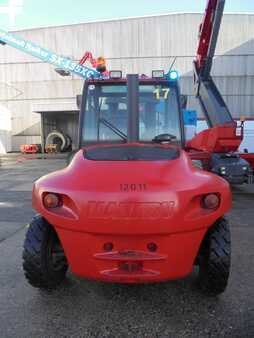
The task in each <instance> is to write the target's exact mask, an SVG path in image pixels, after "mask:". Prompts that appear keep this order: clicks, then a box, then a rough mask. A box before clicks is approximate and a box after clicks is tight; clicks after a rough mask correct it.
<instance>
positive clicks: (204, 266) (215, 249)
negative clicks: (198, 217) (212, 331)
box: [199, 218, 231, 296]
mask: <svg viewBox="0 0 254 338" xmlns="http://www.w3.org/2000/svg"><path fill="white" fill-rule="evenodd" d="M230 262H231V236H230V228H229V224H228V221H227V220H226V219H224V218H221V219H220V220H218V221H217V222H216V223H215V224H214V225H213V226H212V227H211V229H209V231H208V233H207V234H206V236H205V239H204V241H203V243H202V247H201V252H200V256H199V285H200V288H201V289H202V291H204V292H205V293H207V294H209V295H213V296H216V295H219V294H221V293H223V292H224V291H225V289H226V287H227V284H228V279H229V274H230Z"/></svg>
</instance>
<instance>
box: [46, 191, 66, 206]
mask: <svg viewBox="0 0 254 338" xmlns="http://www.w3.org/2000/svg"><path fill="white" fill-rule="evenodd" d="M43 204H44V206H45V208H47V209H53V208H59V207H60V206H62V199H61V197H60V196H59V195H57V194H53V193H48V194H46V195H45V196H44V198H43Z"/></svg>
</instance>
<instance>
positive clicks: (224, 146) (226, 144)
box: [187, 124, 243, 153]
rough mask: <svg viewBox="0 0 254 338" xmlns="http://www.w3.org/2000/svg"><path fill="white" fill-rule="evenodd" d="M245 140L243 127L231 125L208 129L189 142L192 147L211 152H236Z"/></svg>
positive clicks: (189, 146) (188, 145)
mask: <svg viewBox="0 0 254 338" xmlns="http://www.w3.org/2000/svg"><path fill="white" fill-rule="evenodd" d="M242 140H243V128H242V127H237V124H235V126H232V125H229V126H216V127H213V128H209V129H206V130H204V131H202V132H200V133H199V134H197V135H196V136H195V137H194V138H193V139H191V140H190V141H188V142H187V147H188V148H190V149H195V150H200V151H205V152H209V153H228V152H235V151H237V149H238V148H239V147H240V145H241V143H242Z"/></svg>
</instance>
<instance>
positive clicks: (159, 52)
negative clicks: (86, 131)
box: [0, 13, 254, 153]
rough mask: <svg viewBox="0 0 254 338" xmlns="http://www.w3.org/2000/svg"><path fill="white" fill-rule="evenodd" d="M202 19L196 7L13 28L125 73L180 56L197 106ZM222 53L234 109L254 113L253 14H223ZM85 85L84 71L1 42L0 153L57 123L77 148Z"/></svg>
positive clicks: (217, 66) (220, 70)
mask: <svg viewBox="0 0 254 338" xmlns="http://www.w3.org/2000/svg"><path fill="white" fill-rule="evenodd" d="M201 20H202V15H201V14H198V13H181V14H166V15H157V16H148V17H138V18H127V19H116V20H107V21H101V22H91V23H81V24H75V25H68V26H59V27H46V28H35V29H28V30H22V31H19V32H14V33H15V34H17V35H19V36H21V37H23V38H25V39H27V40H30V41H33V42H35V43H37V44H39V45H40V46H42V47H45V48H47V49H49V50H51V51H54V52H56V53H57V54H59V55H63V56H68V57H70V58H72V59H73V60H79V59H80V58H81V57H82V56H83V54H84V52H85V51H91V52H92V53H93V54H94V56H100V55H103V56H105V58H106V59H107V62H108V68H109V69H114V70H119V69H120V70H123V73H124V74H126V73H139V74H147V75H150V74H151V72H152V70H153V69H154V70H158V69H165V70H167V69H169V67H170V66H171V65H172V63H173V61H175V62H174V65H173V67H174V69H177V70H178V71H179V73H180V75H181V80H180V81H181V88H182V93H183V94H185V95H188V108H189V109H195V110H198V104H197V102H196V99H195V96H194V89H193V79H192V61H193V58H194V56H195V52H196V47H197V41H198V30H199V26H200V23H201ZM216 55H217V56H216V59H215V62H214V67H213V72H212V73H213V76H214V79H215V82H216V84H217V85H218V87H219V89H220V91H221V92H222V94H223V97H224V98H225V100H226V102H227V104H228V106H229V108H230V110H231V112H232V114H233V116H234V117H235V118H236V119H237V118H239V117H240V116H241V115H244V116H245V117H247V118H248V119H249V120H250V121H251V119H253V120H254V14H226V15H225V16H224V19H223V24H222V29H221V33H220V38H219V43H218V47H217V50H216ZM82 85H83V81H82V79H80V78H78V77H75V76H69V77H61V76H60V75H59V74H57V73H56V72H55V71H54V67H53V66H51V65H49V64H46V63H43V62H41V61H39V60H37V59H36V58H34V57H32V56H29V55H27V54H24V53H22V52H20V51H18V50H15V49H14V48H12V47H9V46H2V45H0V153H3V152H6V151H7V152H9V151H18V150H19V147H20V145H21V144H25V143H41V139H42V133H43V138H45V137H46V134H47V133H49V132H50V131H51V130H54V129H61V130H64V131H65V132H66V133H67V134H69V135H70V136H71V138H72V141H73V145H74V147H75V146H76V143H77V129H78V128H77V126H78V107H77V99H76V98H77V95H79V94H81V91H82ZM251 123H253V124H254V122H249V126H250V127H248V128H250V129H251ZM253 129H254V127H253ZM247 134H248V131H247Z"/></svg>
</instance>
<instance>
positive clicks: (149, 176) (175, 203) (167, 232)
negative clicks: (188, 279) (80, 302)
mask: <svg viewBox="0 0 254 338" xmlns="http://www.w3.org/2000/svg"><path fill="white" fill-rule="evenodd" d="M121 146H122V147H125V146H129V145H128V144H126V145H121ZM135 146H142V145H141V144H139V145H138V144H135ZM143 146H144V145H143ZM163 147H169V146H168V145H167V146H163ZM84 151H85V150H80V151H79V152H78V153H77V154H76V155H75V157H74V159H73V161H72V162H71V164H70V165H69V166H68V167H67V168H65V169H63V170H61V171H58V172H56V173H52V174H50V175H48V176H46V177H43V178H41V179H39V180H38V181H37V182H36V183H35V185H34V190H33V207H34V208H35V209H36V210H37V211H38V212H39V213H40V214H42V215H43V217H45V219H46V220H47V221H48V222H49V223H50V224H52V226H53V227H54V228H55V229H56V231H57V233H58V236H59V238H60V240H61V242H62V245H63V248H64V251H65V254H66V257H67V259H68V262H69V265H70V268H71V270H72V271H73V272H74V273H75V274H77V275H79V276H82V277H86V278H92V279H97V280H103V281H111V282H121V283H144V282H155V281H163V280H169V279H175V278H179V277H183V276H186V275H187V274H189V273H190V272H191V271H192V267H193V264H194V262H195V259H196V257H197V254H198V251H199V248H200V245H201V242H202V240H203V238H204V236H205V234H206V232H207V229H208V228H209V227H210V226H212V224H214V222H215V221H216V220H218V219H219V218H220V217H221V216H222V215H224V214H225V213H226V212H227V211H228V210H229V209H230V207H231V193H230V189H229V185H228V183H227V182H226V181H225V180H223V179H222V178H220V177H218V176H216V175H214V174H211V173H208V172H205V171H203V170H199V169H198V168H195V167H194V166H193V165H192V162H191V160H190V158H189V156H188V155H187V153H186V152H185V151H183V150H180V157H179V158H177V159H174V160H166V161H165V160H164V161H93V160H88V159H85V157H84ZM123 186H124V187H133V186H134V187H135V189H134V190H132V191H131V190H128V189H129V188H126V190H125V189H122V187H123ZM47 192H53V193H57V194H59V195H60V196H61V198H62V205H61V206H60V207H58V208H55V209H46V208H45V207H44V205H43V202H42V201H43V196H44V194H45V193H47ZM209 193H216V194H218V195H219V196H220V199H221V203H220V206H219V208H218V209H217V210H208V209H204V208H203V207H202V203H201V200H202V197H203V196H205V195H207V194H209ZM108 250H109V251H108Z"/></svg>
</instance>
